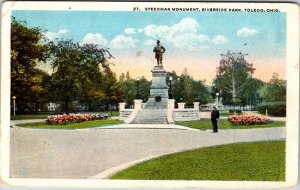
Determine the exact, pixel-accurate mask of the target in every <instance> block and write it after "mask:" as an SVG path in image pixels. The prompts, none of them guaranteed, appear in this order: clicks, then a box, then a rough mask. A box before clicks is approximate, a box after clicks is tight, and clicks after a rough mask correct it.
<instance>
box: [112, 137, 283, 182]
mask: <svg viewBox="0 0 300 190" xmlns="http://www.w3.org/2000/svg"><path fill="white" fill-rule="evenodd" d="M111 178H112V179H145V180H225V181H244V180H245V181H284V180H285V141H272V142H270V141H269V142H255V143H241V144H230V145H221V146H215V147H208V148H201V149H195V150H192V151H186V152H181V153H176V154H171V155H167V156H163V157H160V158H156V159H153V160H149V161H146V162H143V163H140V164H137V165H135V166H133V167H130V168H128V169H125V170H123V171H121V172H119V173H117V174H115V175H113V176H112V177H111Z"/></svg>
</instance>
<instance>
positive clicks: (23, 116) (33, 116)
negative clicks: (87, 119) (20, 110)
mask: <svg viewBox="0 0 300 190" xmlns="http://www.w3.org/2000/svg"><path fill="white" fill-rule="evenodd" d="M79 113H86V114H107V115H109V116H111V114H112V116H119V112H118V111H112V112H110V111H107V112H79ZM49 115H53V114H21V115H16V116H10V119H11V120H20V119H47V117H48V116H49Z"/></svg>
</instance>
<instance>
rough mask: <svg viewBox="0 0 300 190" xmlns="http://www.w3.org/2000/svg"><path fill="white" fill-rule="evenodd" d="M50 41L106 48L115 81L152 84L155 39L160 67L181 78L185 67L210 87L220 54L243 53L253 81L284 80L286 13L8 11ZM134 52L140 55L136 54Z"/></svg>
mask: <svg viewBox="0 0 300 190" xmlns="http://www.w3.org/2000/svg"><path fill="white" fill-rule="evenodd" d="M12 16H14V17H16V19H17V20H20V21H26V22H27V25H28V26H29V27H39V28H41V29H42V31H43V33H44V34H45V36H46V37H48V39H50V40H55V39H72V40H73V41H74V42H79V43H82V44H83V43H96V44H99V45H101V46H103V47H107V48H109V50H110V52H111V53H112V54H113V56H114V57H115V59H111V60H110V62H112V63H114V65H112V66H111V68H112V70H113V71H114V72H116V74H117V76H119V75H120V74H121V73H126V72H127V71H129V72H130V75H131V76H132V77H133V78H135V77H142V76H145V77H146V78H147V79H149V80H151V72H150V70H151V69H152V68H153V67H154V65H155V64H156V60H155V58H154V53H153V52H152V50H153V48H154V46H155V42H156V40H160V41H161V45H163V46H164V47H165V48H166V52H165V54H164V58H163V65H164V68H165V69H166V70H167V71H173V70H174V71H176V73H177V74H178V75H180V74H181V73H182V72H183V70H184V69H185V68H186V69H187V72H188V73H189V74H190V75H191V76H192V77H193V78H194V79H196V80H205V81H206V84H208V85H210V84H211V82H212V80H213V78H214V77H215V75H216V70H217V67H218V65H219V61H220V59H221V56H220V54H221V53H226V52H227V51H231V52H242V53H247V54H248V55H247V56H246V60H247V61H248V62H250V63H253V65H254V66H253V67H254V68H256V71H255V73H254V75H253V77H256V78H259V79H261V80H263V81H269V80H270V78H271V76H272V73H274V72H276V73H278V74H279V77H280V78H283V79H285V56H286V14H285V13H282V12H262V13H251V12H250V13H247V12H151V11H149V12H145V11H138V12H132V11H28V10H26V11H19V10H18V11H13V12H12ZM137 52H139V53H137Z"/></svg>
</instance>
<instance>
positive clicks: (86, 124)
mask: <svg viewBox="0 0 300 190" xmlns="http://www.w3.org/2000/svg"><path fill="white" fill-rule="evenodd" d="M120 123H123V121H121V120H118V119H106V120H94V121H85V122H82V123H72V124H68V125H48V124H46V123H44V122H34V123H20V124H17V126H20V127H27V128H36V129H84V128H92V127H103V126H107V125H115V124H120Z"/></svg>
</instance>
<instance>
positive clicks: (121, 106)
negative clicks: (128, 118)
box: [119, 102, 126, 110]
mask: <svg viewBox="0 0 300 190" xmlns="http://www.w3.org/2000/svg"><path fill="white" fill-rule="evenodd" d="M125 104H126V103H124V102H122V103H119V109H120V110H124V109H125Z"/></svg>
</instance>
